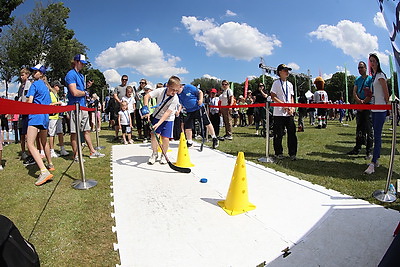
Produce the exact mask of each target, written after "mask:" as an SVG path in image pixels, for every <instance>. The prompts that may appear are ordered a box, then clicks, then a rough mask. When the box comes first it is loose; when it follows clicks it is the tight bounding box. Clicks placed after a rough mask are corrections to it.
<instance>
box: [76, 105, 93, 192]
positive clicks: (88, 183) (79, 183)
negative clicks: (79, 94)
mask: <svg viewBox="0 0 400 267" xmlns="http://www.w3.org/2000/svg"><path fill="white" fill-rule="evenodd" d="M79 115H80V107H79V103H75V127H76V128H75V129H76V138H77V146H78V148H77V150H78V159H79V168H80V170H81V180H75V181H74V182H73V183H72V187H73V188H75V189H89V188H92V187H94V186H96V185H97V181H96V180H86V176H85V168H84V166H83V158H82V147H81V146H82V143H81V141H82V140H81V135H80V134H79V133H80V118H79Z"/></svg>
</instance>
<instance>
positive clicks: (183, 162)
mask: <svg viewBox="0 0 400 267" xmlns="http://www.w3.org/2000/svg"><path fill="white" fill-rule="evenodd" d="M174 164H175V165H176V166H178V167H183V168H187V167H193V166H194V164H193V163H191V162H190V156H189V150H188V147H187V144H186V138H185V133H183V132H182V133H181V137H180V138H179V148H178V159H177V160H176V162H175V163H174Z"/></svg>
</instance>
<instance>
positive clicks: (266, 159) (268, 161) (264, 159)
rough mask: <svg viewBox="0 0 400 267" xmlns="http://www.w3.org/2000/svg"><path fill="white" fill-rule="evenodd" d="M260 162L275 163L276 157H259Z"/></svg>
mask: <svg viewBox="0 0 400 267" xmlns="http://www.w3.org/2000/svg"><path fill="white" fill-rule="evenodd" d="M258 161H259V162H264V163H274V162H275V161H274V159H273V158H271V157H262V158H259V159H258Z"/></svg>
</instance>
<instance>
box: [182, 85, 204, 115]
mask: <svg viewBox="0 0 400 267" xmlns="http://www.w3.org/2000/svg"><path fill="white" fill-rule="evenodd" d="M178 97H179V102H181V104H182V106H184V107H185V109H186V111H187V112H193V111H196V110H198V109H200V107H201V106H202V105H203V104H202V105H201V106H199V104H198V101H199V89H197V88H196V87H194V86H193V85H191V84H186V85H185V86H184V87H183V90H182V92H181V93H180V94H178Z"/></svg>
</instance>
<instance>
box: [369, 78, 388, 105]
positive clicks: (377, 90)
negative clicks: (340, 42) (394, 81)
mask: <svg viewBox="0 0 400 267" xmlns="http://www.w3.org/2000/svg"><path fill="white" fill-rule="evenodd" d="M372 79H373V78H372ZM379 79H384V80H385V82H386V77H385V74H383V73H382V72H380V73H377V74H376V76H375V79H373V83H372V100H371V103H372V104H375V105H386V101H385V95H384V94H383V88H382V86H381V84H380V82H379ZM372 112H386V110H379V109H378V110H374V109H373V110H372Z"/></svg>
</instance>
